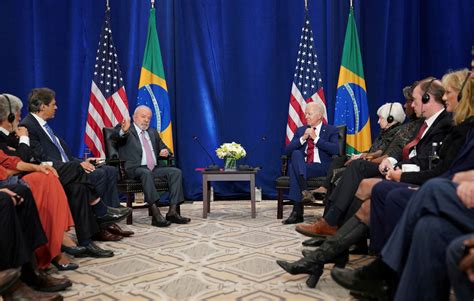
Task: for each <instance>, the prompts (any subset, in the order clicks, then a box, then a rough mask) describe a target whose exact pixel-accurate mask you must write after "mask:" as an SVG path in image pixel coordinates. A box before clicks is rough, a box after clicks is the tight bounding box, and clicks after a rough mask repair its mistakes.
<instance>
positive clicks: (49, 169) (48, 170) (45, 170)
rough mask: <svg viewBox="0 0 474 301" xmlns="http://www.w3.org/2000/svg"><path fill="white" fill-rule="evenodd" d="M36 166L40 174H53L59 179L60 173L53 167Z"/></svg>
mask: <svg viewBox="0 0 474 301" xmlns="http://www.w3.org/2000/svg"><path fill="white" fill-rule="evenodd" d="M36 166H38V169H37V171H39V172H42V173H45V174H49V173H52V174H53V175H55V176H56V177H59V175H58V172H57V171H56V169H55V168H54V167H52V166H49V165H36Z"/></svg>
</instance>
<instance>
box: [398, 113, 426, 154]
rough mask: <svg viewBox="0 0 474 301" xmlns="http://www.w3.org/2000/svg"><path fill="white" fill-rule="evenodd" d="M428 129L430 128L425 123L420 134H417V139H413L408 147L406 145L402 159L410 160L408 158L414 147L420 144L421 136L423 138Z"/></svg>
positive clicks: (419, 131)
mask: <svg viewBox="0 0 474 301" xmlns="http://www.w3.org/2000/svg"><path fill="white" fill-rule="evenodd" d="M427 127H428V124H427V123H426V122H423V125H422V126H421V127H420V129H419V130H418V133H417V134H416V137H415V139H413V140H412V141H410V142H409V143H408V144H407V145H405V146H404V147H403V150H402V159H403V160H408V159H409V157H408V156H409V155H410V150H411V149H412V148H413V147H415V146H416V145H417V144H418V142H420V140H421V136H423V133H424V132H425V130H426V128H427Z"/></svg>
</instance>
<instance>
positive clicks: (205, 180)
mask: <svg viewBox="0 0 474 301" xmlns="http://www.w3.org/2000/svg"><path fill="white" fill-rule="evenodd" d="M256 174H257V170H249V171H239V170H236V171H224V170H216V171H206V170H203V171H202V204H203V207H202V217H203V218H207V214H208V213H210V212H211V202H210V193H209V192H210V189H211V186H210V185H209V182H211V181H224V182H225V181H249V182H250V204H251V207H252V218H255V217H256V216H257V213H256V208H255V175H256Z"/></svg>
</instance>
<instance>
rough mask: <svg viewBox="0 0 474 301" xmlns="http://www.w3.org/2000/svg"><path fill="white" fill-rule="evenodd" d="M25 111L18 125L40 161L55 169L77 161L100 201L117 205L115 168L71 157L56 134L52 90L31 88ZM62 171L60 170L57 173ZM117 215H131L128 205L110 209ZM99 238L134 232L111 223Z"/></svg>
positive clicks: (128, 234) (111, 238)
mask: <svg viewBox="0 0 474 301" xmlns="http://www.w3.org/2000/svg"><path fill="white" fill-rule="evenodd" d="M28 102H29V106H28V110H29V112H30V114H28V115H27V116H26V117H25V119H24V120H23V121H22V122H21V125H23V126H25V127H26V128H28V132H29V137H30V140H31V147H32V149H33V151H34V152H35V157H36V158H37V159H38V160H40V161H51V162H53V166H54V167H55V168H57V169H58V171H59V172H60V169H59V167H60V166H62V165H64V164H65V163H67V162H71V161H73V162H77V163H79V164H80V166H81V167H82V168H83V169H84V171H85V172H86V173H87V178H88V181H89V184H90V185H91V186H92V187H93V188H94V189H95V192H96V194H97V196H99V197H100V198H101V201H102V202H104V203H105V204H106V205H108V206H110V207H119V205H120V203H119V198H118V191H117V177H118V173H117V169H116V168H115V167H113V166H107V165H104V166H101V167H100V168H96V167H95V166H94V165H93V164H92V163H91V160H93V159H95V158H88V159H86V160H85V161H83V160H81V159H78V158H75V157H73V156H72V154H71V151H70V150H69V147H68V146H67V144H66V142H65V141H64V140H63V139H61V138H60V137H59V136H57V135H56V134H55V133H54V132H53V129H52V128H51V127H50V126H49V125H48V123H47V121H49V120H52V119H53V118H54V116H55V114H56V110H57V103H56V95H55V92H54V91H53V90H51V89H48V88H37V89H33V90H31V92H30V94H29V95H28ZM60 173H61V172H60ZM113 212H115V213H118V214H127V215H128V214H130V213H131V210H130V209H128V208H119V209H117V210H113ZM99 234H100V235H99V238H98V239H99V240H119V239H121V237H118V236H117V235H116V234H118V235H120V236H130V235H132V234H133V233H132V232H130V231H123V230H122V229H120V227H119V226H118V225H117V224H113V225H112V226H111V227H109V228H107V229H102V230H101V231H100V233H99Z"/></svg>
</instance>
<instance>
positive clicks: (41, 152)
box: [20, 113, 78, 167]
mask: <svg viewBox="0 0 474 301" xmlns="http://www.w3.org/2000/svg"><path fill="white" fill-rule="evenodd" d="M20 125H22V126H24V127H26V128H27V129H28V134H29V136H30V146H31V148H32V149H33V151H34V155H35V158H37V159H38V160H40V161H52V162H53V166H54V167H58V166H60V165H62V164H63V162H62V158H61V153H60V152H59V150H58V148H57V147H56V145H54V143H53V141H51V138H50V137H49V136H48V134H46V132H45V131H44V130H43V128H42V127H41V125H40V124H39V122H38V120H36V118H35V117H33V115H32V114H31V113H30V114H28V115H27V116H26V117H25V118H24V119H23V120H22V121H21V123H20ZM56 137H58V136H56ZM58 139H59V142H60V143H61V146H62V147H63V149H64V152H65V153H66V155H67V157H68V159H69V160H70V161H77V160H78V159H76V158H74V157H73V155H72V153H71V150H70V149H69V147H68V146H67V144H66V141H64V140H63V139H62V138H61V137H58Z"/></svg>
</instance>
